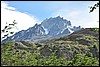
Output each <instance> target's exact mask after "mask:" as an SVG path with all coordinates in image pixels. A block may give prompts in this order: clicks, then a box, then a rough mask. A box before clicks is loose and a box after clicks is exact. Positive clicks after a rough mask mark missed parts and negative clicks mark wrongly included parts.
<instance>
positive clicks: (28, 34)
mask: <svg viewBox="0 0 100 67" xmlns="http://www.w3.org/2000/svg"><path fill="white" fill-rule="evenodd" d="M79 29H81V27H80V26H78V27H76V26H72V25H71V22H70V21H68V20H66V19H63V17H60V16H58V17H54V18H52V17H51V18H49V19H45V20H44V21H42V22H41V24H35V25H34V26H33V27H30V28H29V29H27V30H22V31H19V32H17V33H15V34H14V35H13V36H11V37H10V38H9V40H16V41H20V40H27V41H33V42H38V41H41V40H47V39H52V38H54V37H59V36H64V35H68V34H70V33H73V32H74V31H77V30H79ZM7 40H8V39H5V40H3V41H2V42H5V41H7Z"/></svg>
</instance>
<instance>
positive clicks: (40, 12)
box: [9, 1, 96, 21]
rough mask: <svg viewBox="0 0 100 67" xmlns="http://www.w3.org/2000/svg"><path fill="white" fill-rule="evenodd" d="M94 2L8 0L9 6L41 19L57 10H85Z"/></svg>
mask: <svg viewBox="0 0 100 67" xmlns="http://www.w3.org/2000/svg"><path fill="white" fill-rule="evenodd" d="M94 3H96V1H10V2H9V6H11V7H15V8H16V10H18V11H20V12H27V13H29V14H30V15H33V16H35V17H37V18H39V19H40V20H41V21H42V20H44V19H45V18H48V17H50V16H52V14H53V13H54V12H57V10H64V9H66V10H73V11H74V10H82V11H87V9H89V8H88V6H91V5H94ZM87 13H88V11H87ZM65 14H67V13H65Z"/></svg>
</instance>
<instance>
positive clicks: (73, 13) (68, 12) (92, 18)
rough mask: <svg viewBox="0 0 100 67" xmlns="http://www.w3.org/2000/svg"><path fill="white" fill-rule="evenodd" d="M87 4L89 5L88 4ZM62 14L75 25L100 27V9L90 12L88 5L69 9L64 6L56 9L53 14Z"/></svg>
mask: <svg viewBox="0 0 100 67" xmlns="http://www.w3.org/2000/svg"><path fill="white" fill-rule="evenodd" d="M86 6H87V5H86ZM58 15H59V16H61V17H64V18H65V19H67V20H70V21H71V23H72V25H73V26H79V25H80V26H82V27H84V28H89V27H99V22H97V21H99V9H98V8H97V9H96V10H94V12H92V13H89V8H88V6H87V7H86V9H74V8H73V9H67V8H62V9H58V10H57V11H55V12H54V13H53V14H52V16H54V17H55V16H58Z"/></svg>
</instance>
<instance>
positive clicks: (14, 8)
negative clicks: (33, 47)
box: [1, 1, 99, 31]
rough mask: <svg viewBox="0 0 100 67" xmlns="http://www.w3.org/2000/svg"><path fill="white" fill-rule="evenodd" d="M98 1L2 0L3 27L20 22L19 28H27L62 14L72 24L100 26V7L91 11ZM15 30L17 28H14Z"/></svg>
mask: <svg viewBox="0 0 100 67" xmlns="http://www.w3.org/2000/svg"><path fill="white" fill-rule="evenodd" d="M95 3H97V1H2V2H1V25H2V27H1V29H3V28H4V26H5V23H6V22H8V23H11V22H12V21H13V20H16V21H17V22H18V24H17V27H18V30H16V31H20V30H26V29H28V28H29V27H32V26H34V24H36V23H41V22H42V21H43V20H45V19H46V18H50V17H57V16H61V17H63V18H64V19H67V20H70V21H71V23H72V26H79V25H80V26H82V27H85V28H87V27H99V22H97V21H99V9H98V8H97V9H96V10H95V11H94V12H93V13H89V6H93V5H94V4H95ZM14 31H15V30H14Z"/></svg>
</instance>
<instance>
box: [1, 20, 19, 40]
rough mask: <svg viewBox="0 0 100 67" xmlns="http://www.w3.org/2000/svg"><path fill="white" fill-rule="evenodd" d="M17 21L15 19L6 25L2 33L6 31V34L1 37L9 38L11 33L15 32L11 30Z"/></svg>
mask: <svg viewBox="0 0 100 67" xmlns="http://www.w3.org/2000/svg"><path fill="white" fill-rule="evenodd" d="M15 21H16V20H14V21H13V23H12V24H8V25H6V26H5V27H4V29H3V30H1V34H3V33H5V35H4V36H3V37H1V39H4V38H9V37H10V34H13V33H14V32H13V31H11V29H12V28H14V27H15V25H16V24H17V23H16V22H15ZM6 24H7V22H6Z"/></svg>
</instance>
